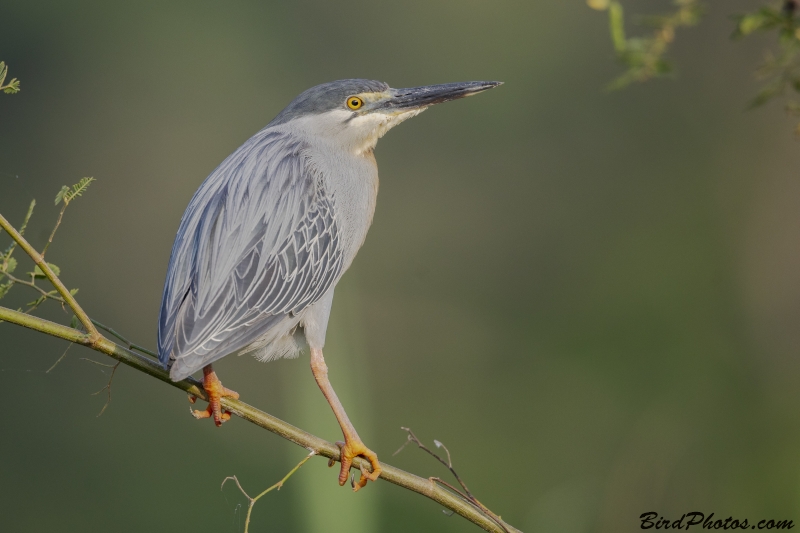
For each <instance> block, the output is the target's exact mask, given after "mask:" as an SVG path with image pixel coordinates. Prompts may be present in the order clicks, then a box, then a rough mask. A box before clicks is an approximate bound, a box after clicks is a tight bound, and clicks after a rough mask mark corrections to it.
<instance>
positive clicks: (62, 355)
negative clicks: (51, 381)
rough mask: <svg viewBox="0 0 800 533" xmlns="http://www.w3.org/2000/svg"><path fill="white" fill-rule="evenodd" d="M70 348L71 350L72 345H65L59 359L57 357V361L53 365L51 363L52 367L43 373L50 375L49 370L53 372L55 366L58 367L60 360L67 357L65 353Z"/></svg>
mask: <svg viewBox="0 0 800 533" xmlns="http://www.w3.org/2000/svg"><path fill="white" fill-rule="evenodd" d="M70 348H72V343H69V344H68V345H67V349H66V350H64V353H62V354H61V357H59V358H58V360H57V361H56V362H55V363H53V366H51V367H50V368H48V369H47V370H46V371H45V374H49V373H50V371H51V370H53V369H54V368H55V367H56V365H58V363H60V362H61V360H62V359H64V358H65V357H66V356H67V352H68V351H69V349H70Z"/></svg>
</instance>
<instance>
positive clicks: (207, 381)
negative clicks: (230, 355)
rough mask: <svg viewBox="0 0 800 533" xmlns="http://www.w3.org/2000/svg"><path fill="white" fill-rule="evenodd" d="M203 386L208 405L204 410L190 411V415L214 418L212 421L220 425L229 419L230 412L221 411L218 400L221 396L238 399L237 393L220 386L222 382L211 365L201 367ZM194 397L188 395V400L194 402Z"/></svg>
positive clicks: (198, 417)
mask: <svg viewBox="0 0 800 533" xmlns="http://www.w3.org/2000/svg"><path fill="white" fill-rule="evenodd" d="M203 388H204V389H205V391H206V394H208V407H207V408H206V410H205V411H192V416H193V417H195V418H197V419H198V420H200V419H201V418H211V417H213V418H214V423H215V424H216V425H217V427H219V426H221V425H222V423H223V422H227V421H228V420H230V419H231V414H230V413H229V412H228V411H224V412H223V411H222V406H221V405H220V403H219V401H220V400H221V399H222V398H236V399H239V393H238V392H236V391H232V390H230V389H228V388H226V387H223V386H222V382H221V381H220V380H219V378H218V377H217V373H216V372H214V369H213V368H211V365H206V366H204V367H203ZM196 399H197V398H195V397H194V396H192V395H189V401H190V402H192V403H194V402H195V400H196Z"/></svg>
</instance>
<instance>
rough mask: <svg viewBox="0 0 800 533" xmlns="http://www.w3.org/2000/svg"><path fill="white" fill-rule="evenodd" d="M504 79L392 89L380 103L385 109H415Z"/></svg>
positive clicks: (498, 83)
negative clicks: (390, 94) (388, 95)
mask: <svg viewBox="0 0 800 533" xmlns="http://www.w3.org/2000/svg"><path fill="white" fill-rule="evenodd" d="M502 84H503V82H502V81H465V82H461V83H443V84H442V85H426V86H424V87H411V88H408V89H392V92H393V95H392V96H391V97H390V98H388V99H387V100H385V101H384V102H382V104H381V105H380V107H381V108H384V109H397V110H401V109H415V108H420V107H428V106H431V105H434V104H441V103H442V102H447V101H449V100H456V99H458V98H465V97H467V96H472V95H473V94H478V93H482V92H483V91H488V90H489V89H493V88H494V87H497V86H498V85H502Z"/></svg>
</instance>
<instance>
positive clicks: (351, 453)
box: [336, 439, 381, 492]
mask: <svg viewBox="0 0 800 533" xmlns="http://www.w3.org/2000/svg"><path fill="white" fill-rule="evenodd" d="M336 445H337V446H338V447H339V457H340V459H339V460H340V462H341V464H342V467H341V470H339V485H344V484H345V482H346V481H347V476H348V474H349V472H350V467H351V466H352V465H353V459H355V458H356V457H359V456H360V457H363V458H364V459H366V460H367V461H369V463H370V465H371V466H372V472H369V471H368V470H367V469H366V468H362V469H361V476H360V477H359V480H358V482H356V481H355V478H351V480H350V485H351V486H352V487H353V491H354V492H358V490H359V489H361V488H363V487H364V486H366V484H367V481H376V480H377V479H378V476H380V475H381V465H380V463H379V462H378V456H377V455H376V454H375V452H373V451H372V450H370V449H369V448H367V447H366V446H364V443H363V442H361V441H360V440H355V439H353V440H348V441H346V442H341V441H339V442H337V443H336Z"/></svg>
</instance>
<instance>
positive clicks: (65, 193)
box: [56, 178, 95, 206]
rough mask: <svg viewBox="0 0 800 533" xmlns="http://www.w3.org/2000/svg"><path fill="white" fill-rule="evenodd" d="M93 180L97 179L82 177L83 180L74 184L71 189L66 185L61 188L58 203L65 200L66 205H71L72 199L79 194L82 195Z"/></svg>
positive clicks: (57, 196) (57, 197) (57, 195)
mask: <svg viewBox="0 0 800 533" xmlns="http://www.w3.org/2000/svg"><path fill="white" fill-rule="evenodd" d="M93 181H95V179H94V178H81V181H79V182H78V183H76V184H75V185H73V186H72V188H71V189H70V188H69V187H67V186H66V185H64V186H63V187H61V190H60V191H58V194H56V205H58V204H60V203H61V202H64V205H65V206H67V205H69V203H70V202H71V201H72V200H74V199H75V198H77V197H78V196H82V195H83V193H84V192H86V189H88V188H89V185H91V183H92V182H93Z"/></svg>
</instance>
